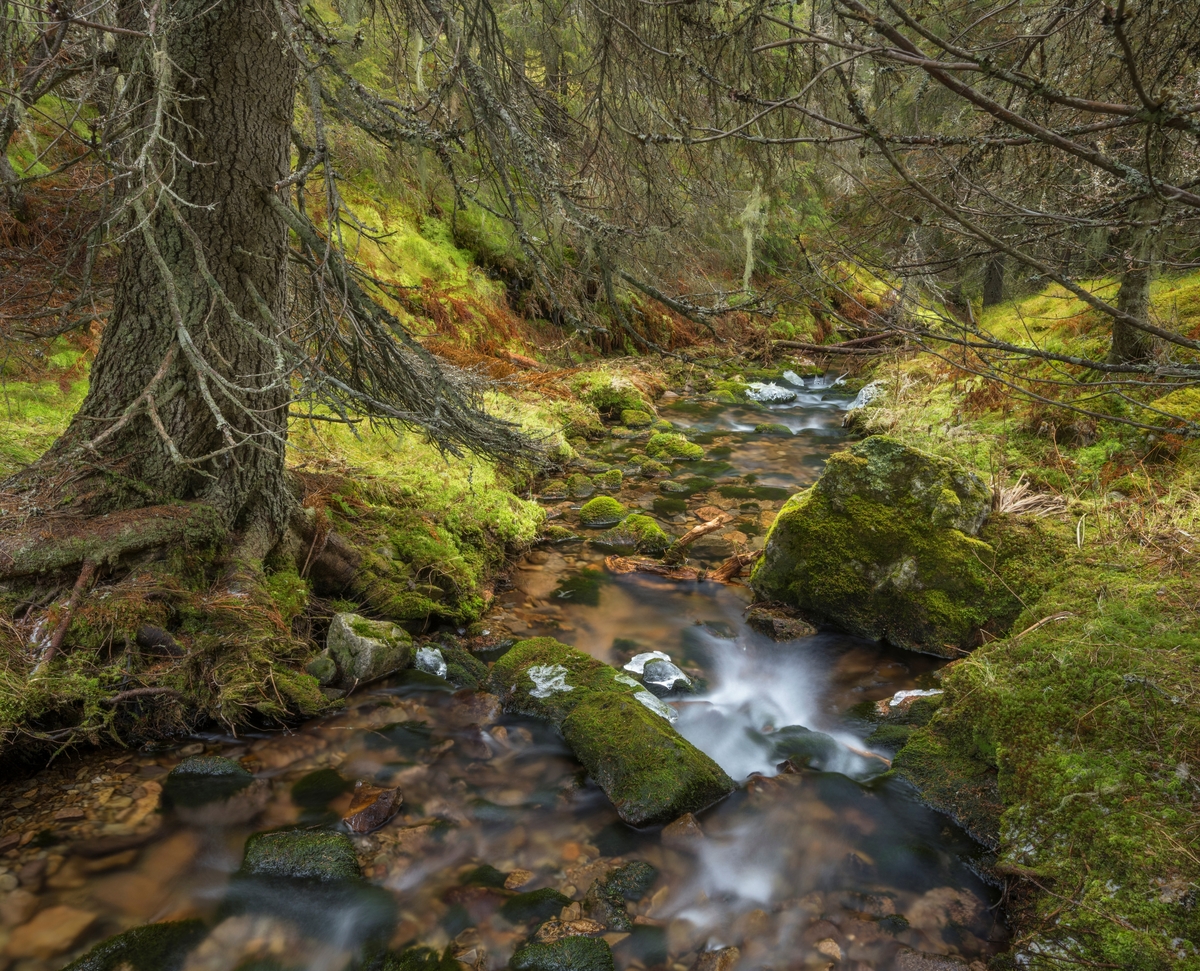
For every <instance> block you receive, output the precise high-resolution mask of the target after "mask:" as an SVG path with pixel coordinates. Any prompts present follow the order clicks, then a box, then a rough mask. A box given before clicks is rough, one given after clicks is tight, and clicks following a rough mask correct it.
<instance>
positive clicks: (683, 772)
mask: <svg viewBox="0 0 1200 971" xmlns="http://www.w3.org/2000/svg"><path fill="white" fill-rule="evenodd" d="M618 675H619V672H617V671H616V670H614V669H613V668H612V667H610V666H609V665H607V664H604V663H603V662H601V661H597V660H596V659H595V658H593V657H591V656H590V655H588V654H585V653H583V652H582V651H577V650H575V649H574V648H571V647H568V646H567V645H565V644H561V643H559V642H557V641H555V640H553V639H551V638H536V639H533V640H529V641H523V642H521V643H519V644H517V645H516V646H515V647H514V648H513V649H512V650H511V651H509V653H508V654H506V655H505V656H504V657H503V658H501V659H500V660H499V661H497V662H496V666H495V667H494V668H493V670H492V674H491V679H490V685H491V687H492V690H493V691H495V692H496V693H497V694H498V695H499V696H500V698H501V700H502V702H503V703H504V706H505V709H506V710H507V711H509V712H513V713H518V714H525V715H532V716H535V717H539V718H545V719H547V720H549V721H551V722H552V723H554V724H555V725H557V726H558V728H559V730H560V731H561V732H562V735H563V738H564V739H565V740H566V742H567V745H568V746H570V748H571V750H572V751H573V752H574V753H575V756H576V758H578V759H579V761H580V762H582V763H583V765H584V767H585V768H586V769H587V770H588V772H589V774H590V775H591V776H592V778H593V779H594V780H595V781H596V783H597V784H598V785H599V786H600V788H601V789H603V790H604V792H605V794H606V795H607V796H608V797H609V799H610V800H611V801H612V803H613V805H614V806H615V807H616V809H617V812H618V813H619V814H620V816H621V818H622V819H623V820H625V821H626V822H627V823H630V824H632V825H635V826H640V825H646V824H649V823H653V822H666V821H668V820H670V819H674V818H675V817H677V816H679V815H681V814H682V813H684V812H689V811H698V810H700V809H703V808H705V807H706V806H708V805H710V804H712V803H714V802H716V801H717V800H718V799H720V798H722V797H723V796H725V795H727V794H728V793H730V792H732V791H733V789H734V788H735V786H734V783H733V780H732V779H730V778H729V776H728V775H726V774H725V772H724V771H723V770H722V769H721V768H720V767H719V766H718V765H717V764H716V763H715V762H713V761H712V759H710V758H709V757H708V756H707V755H705V754H704V753H703V752H701V751H699V750H698V749H696V748H695V747H694V746H693V745H692V744H691V743H690V742H688V741H687V740H685V739H684V738H682V737H681V736H680V735H679V734H678V733H677V732H676V731H675V730H674V729H673V728H672V727H671V725H670V723H669V722H667V721H666V719H664V718H662V717H660V716H658V715H656V714H653V713H652V712H651V711H650V710H649V709H648V708H647V707H646V706H645V705H644V704H642V703H641V702H640V701H639V700H637V699H636V698H635V697H634V693H635V691H636V690H637V689H636V688H633V687H631V686H630V685H628V684H627V683H623V682H622V681H619V680H618ZM624 677H628V676H624ZM630 680H632V679H630ZM651 697H652V696H651ZM660 704H661V702H660Z"/></svg>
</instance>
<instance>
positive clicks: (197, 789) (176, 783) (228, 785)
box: [163, 755, 270, 826]
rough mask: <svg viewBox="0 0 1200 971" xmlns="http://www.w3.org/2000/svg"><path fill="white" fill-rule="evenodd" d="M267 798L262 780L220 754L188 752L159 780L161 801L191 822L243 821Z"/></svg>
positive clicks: (252, 814)
mask: <svg viewBox="0 0 1200 971" xmlns="http://www.w3.org/2000/svg"><path fill="white" fill-rule="evenodd" d="M269 798H270V787H269V786H268V784H267V783H266V781H265V780H262V779H255V778H254V776H253V775H252V774H251V773H250V772H249V771H248V770H247V769H246V768H245V767H244V766H242V765H240V764H239V763H237V762H234V761H233V760H232V759H226V758H222V757H220V756H214V755H209V756H192V757H191V758H187V759H184V760H183V761H182V762H180V763H179V765H177V766H175V768H174V769H172V770H171V772H170V774H169V775H168V776H167V778H166V781H165V782H164V783H163V804H164V806H165V807H166V808H169V809H173V810H174V812H175V814H176V815H177V816H178V817H179V818H180V819H182V820H183V821H184V822H187V823H190V824H191V825H193V826H212V825H227V826H230V825H234V824H236V823H244V822H246V821H247V820H249V819H253V818H254V816H256V815H258V813H259V812H260V811H261V810H262V808H263V806H265V805H266V802H267V800H268V799H269Z"/></svg>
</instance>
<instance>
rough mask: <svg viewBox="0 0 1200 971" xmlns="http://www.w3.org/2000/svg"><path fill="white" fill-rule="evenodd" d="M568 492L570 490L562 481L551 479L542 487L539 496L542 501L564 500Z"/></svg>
mask: <svg viewBox="0 0 1200 971" xmlns="http://www.w3.org/2000/svg"><path fill="white" fill-rule="evenodd" d="M570 492H571V490H570V488H569V487H568V486H567V484H566V482H564V481H563V480H562V479H551V480H550V481H549V482H547V483H546V484H545V485H543V486H542V491H541V493H540V495H541V497H542V498H543V499H566V498H567V496H569V495H570Z"/></svg>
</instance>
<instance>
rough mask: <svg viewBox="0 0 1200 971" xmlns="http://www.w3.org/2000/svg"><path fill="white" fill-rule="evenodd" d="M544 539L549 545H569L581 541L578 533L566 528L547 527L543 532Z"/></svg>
mask: <svg viewBox="0 0 1200 971" xmlns="http://www.w3.org/2000/svg"><path fill="white" fill-rule="evenodd" d="M542 539H544V540H545V541H546V542H548V543H567V542H570V541H571V540H573V539H579V534H578V533H573V532H571V531H570V530H569V529H567V527H566V526H557V525H552V526H547V527H546V528H545V529H543V530H542Z"/></svg>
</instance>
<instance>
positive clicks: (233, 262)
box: [48, 0, 296, 533]
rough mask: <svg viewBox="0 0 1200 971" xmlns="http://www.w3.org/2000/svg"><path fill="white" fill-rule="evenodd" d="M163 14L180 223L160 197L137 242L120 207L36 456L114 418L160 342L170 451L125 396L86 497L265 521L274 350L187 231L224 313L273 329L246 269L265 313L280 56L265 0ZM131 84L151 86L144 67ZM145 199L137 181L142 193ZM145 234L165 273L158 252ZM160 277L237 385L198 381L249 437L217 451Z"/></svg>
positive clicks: (275, 424) (281, 96) (272, 270)
mask: <svg viewBox="0 0 1200 971" xmlns="http://www.w3.org/2000/svg"><path fill="white" fill-rule="evenodd" d="M143 9H144V5H143V4H142V3H140V2H139V0H122V3H121V10H122V14H123V15H124V17H123V20H124V22H125V23H126V24H127V25H128V26H142V27H143V28H144V24H145V21H144V19H143V16H142V10H143ZM164 16H165V17H166V18H167V19H165V20H160V23H170V24H172V25H173V26H172V27H171V32H170V33H169V34H168V35H167V41H166V47H167V54H168V55H169V59H170V62H171V64H172V65H173V68H172V81H173V87H174V88H175V95H174V99H173V103H172V104H171V105H170V108H169V111H168V113H167V121H166V123H165V131H164V135H165V138H166V139H167V140H169V141H173V142H174V143H175V145H176V146H177V147H178V150H179V152H178V154H177V155H175V157H174V159H172V158H171V157H170V156H169V155H168V154H167V152H166V151H165V150H164V151H160V152H159V153H158V155H157V157H158V158H159V160H160V164H161V165H163V167H164V169H165V173H166V174H165V176H164V181H166V182H168V183H169V185H170V187H171V189H172V191H173V192H174V193H175V194H176V195H177V196H178V197H179V198H180V200H182V203H183V205H179V206H178V208H179V210H180V211H181V212H182V213H183V214H184V216H185V218H186V221H187V223H188V224H189V225H190V227H191V229H192V230H193V232H194V234H195V239H194V240H193V239H192V238H189V235H188V234H187V233H186V232H185V231H184V230H183V229H181V227H180V226H179V224H178V221H177V220H176V218H175V217H174V216H173V215H172V213H171V212H170V211H169V210H168V208H167V206H166V205H165V204H160V205H159V206H158V208H157V209H156V210H155V212H154V214H153V215H152V216H151V218H150V221H149V227H150V233H151V235H152V237H153V242H152V243H151V242H150V241H148V240H147V239H146V238H145V236H144V235H143V233H142V232H141V231H140V230H139V227H138V226H137V217H136V214H135V213H134V212H132V211H131V212H129V213H128V218H127V225H126V226H125V234H124V237H123V241H122V250H121V257H120V263H119V269H118V277H117V281H116V290H115V295H114V304H113V312H112V315H111V318H110V320H109V322H108V325H107V327H106V329H105V331H104V335H103V338H102V340H101V344H100V350H99V353H98V356H97V358H96V361H95V364H94V366H93V368H92V374H91V387H90V390H89V392H88V396H87V400H86V401H85V402H84V404H83V407H82V409H81V410H80V413H79V415H78V416H77V417H76V418H75V420H74V421H73V422H72V424H71V426H70V428H69V429H68V431H67V432H66V433H65V435H64V436H63V438H62V439H60V441H59V442H58V443H57V444H56V446H55V448H54V449H53V450H52V452H51V453H50V456H48V458H54V457H55V456H57V457H60V458H64V457H66V456H67V454H68V453H70V452H71V450H72V449H73V448H74V447H75V446H78V444H79V443H80V442H81V441H91V440H94V439H95V438H96V436H97V435H100V434H102V433H104V432H105V430H106V429H109V428H111V427H112V426H113V425H114V424H115V423H117V422H118V421H119V420H120V419H121V418H122V416H123V415H124V414H125V413H126V410H127V409H128V408H129V406H130V405H131V403H134V402H135V401H136V400H137V399H138V398H139V396H141V395H142V394H143V392H144V391H145V389H146V388H147V387H149V386H151V383H152V381H153V380H154V378H155V374H156V372H158V371H159V370H160V368H161V366H162V364H163V362H164V359H165V358H166V357H167V355H168V353H172V352H173V354H174V359H173V363H171V365H170V366H169V368H168V370H167V373H166V374H165V375H164V376H163V377H161V379H160V380H158V381H157V383H156V384H155V385H154V387H155V405H156V407H155V410H156V411H157V414H158V417H159V418H160V419H161V424H162V431H163V432H165V437H169V438H170V440H171V442H172V443H173V445H174V448H175V449H176V450H177V452H178V456H176V457H173V456H172V454H171V449H170V447H169V446H168V444H167V442H166V441H165V438H164V435H163V434H162V433H161V432H159V431H158V430H156V428H155V425H154V423H153V421H152V415H151V413H150V409H148V408H147V407H146V406H145V404H144V403H143V404H141V405H139V406H138V407H137V409H136V410H135V413H134V416H133V417H132V418H131V419H130V420H129V421H127V423H126V424H125V425H124V426H123V427H122V428H121V430H120V431H119V432H118V433H116V434H110V437H109V438H107V439H106V440H105V441H104V442H103V444H102V446H101V447H100V449H99V453H100V458H101V459H102V462H103V463H104V464H105V465H108V466H109V467H111V469H112V470H113V471H115V472H116V473H118V474H117V475H116V476H108V477H106V481H107V482H108V483H109V484H110V485H109V487H108V489H107V490H106V491H105V492H103V493H102V494H101V495H100V496H99V498H98V501H97V503H95V504H94V505H95V506H98V507H109V508H111V507H115V506H141V505H148V504H151V503H155V502H162V501H164V500H172V499H182V500H200V501H203V502H207V503H210V504H212V505H214V506H215V507H216V508H217V509H218V510H220V512H221V513H222V515H223V517H224V518H225V520H226V522H227V523H228V524H229V525H230V526H231V527H242V526H246V525H248V524H250V523H252V522H253V523H254V524H256V525H257V526H258V527H261V526H262V525H263V524H266V525H267V526H268V528H269V530H272V531H275V532H276V533H278V530H279V528H280V527H281V526H282V524H283V523H284V522H285V518H286V515H287V512H288V505H289V504H288V501H287V491H286V488H285V480H284V444H283V440H284V437H285V436H286V431H287V398H288V389H287V386H286V382H282V383H281V382H279V381H277V380H276V381H275V382H274V383H275V386H274V388H273V389H270V390H264V389H263V386H264V385H267V384H269V383H271V381H272V376H273V375H276V374H277V373H278V368H277V364H276V360H275V353H274V350H273V349H272V347H271V346H270V345H269V344H268V343H267V342H264V341H263V340H261V339H259V338H257V337H255V336H254V335H253V333H251V332H249V331H248V329H247V328H246V327H244V326H241V325H240V324H239V323H238V322H237V321H236V320H235V318H234V316H233V315H232V314H230V312H229V311H228V309H227V308H226V306H224V305H223V303H222V301H221V300H220V299H218V298H217V296H216V295H215V293H214V290H213V288H212V287H210V286H209V285H208V284H207V283H206V282H205V280H204V279H203V278H202V276H201V273H200V270H199V262H198V260H197V256H196V244H197V243H198V244H199V247H200V248H201V249H202V251H203V258H204V261H205V262H206V264H207V267H208V269H209V271H210V272H211V274H212V276H213V277H214V278H215V280H216V282H217V284H219V287H220V288H221V290H223V291H224V294H225V295H226V296H227V297H228V298H229V300H230V301H231V302H232V304H233V306H234V307H236V308H237V311H238V313H239V314H240V315H241V316H242V317H244V318H246V319H247V320H249V321H252V322H254V323H255V324H256V325H257V326H258V327H259V328H261V330H262V331H263V332H264V333H267V334H270V333H273V332H274V330H275V328H274V327H273V326H272V324H271V323H270V322H269V320H266V319H264V316H265V315H264V314H263V313H261V312H260V309H259V304H258V303H257V302H256V301H255V299H254V298H253V296H252V292H253V291H252V290H251V287H250V286H248V284H250V285H252V286H253V288H254V289H256V290H257V292H258V293H259V294H261V296H262V298H263V300H264V301H265V303H266V304H267V305H268V306H269V308H270V310H271V312H272V314H273V316H274V318H275V319H276V320H280V321H281V320H282V319H283V315H284V271H285V267H286V246H287V236H286V230H285V227H284V225H283V223H282V221H281V220H280V219H279V218H278V216H277V215H275V214H273V213H272V211H271V209H270V208H269V207H268V205H267V203H266V201H265V199H264V196H263V193H264V190H266V189H268V187H270V186H272V185H273V184H275V183H276V182H278V181H279V180H281V179H283V178H284V177H285V176H286V174H287V172H288V161H289V155H288V152H289V149H288V140H289V133H290V128H291V123H292V109H293V98H294V92H295V79H296V75H295V66H294V61H293V59H292V57H291V56H290V54H289V52H288V51H287V49H286V40H285V37H284V32H283V28H282V24H281V23H280V20H279V17H278V14H277V12H276V8H275V6H274V3H273V2H272V0H225V2H216V3H214V2H212V0H174V2H171V3H169V4H164V5H163V7H162V8H160V12H159V17H160V18H163V17H164ZM122 60H123V63H122V71H123V72H124V73H126V74H127V75H129V74H130V73H133V72H138V71H141V72H149V71H150V70H151V68H152V65H153V62H152V61H150V59H149V58H148V57H147V56H146V54H145V51H144V49H143V50H142V52H141V53H140V54H139V52H138V49H137V42H123V50H122ZM160 63H161V60H160ZM147 85H148V87H150V89H151V92H152V93H153V91H154V88H153V83H152V82H151V81H147ZM172 115H174V117H171V116H172ZM148 116H149V113H148ZM185 159H191V160H192V161H193V163H194V164H188V163H186V162H185V161H184V160H185ZM153 202H154V199H153V197H149V198H147V199H146V200H145V205H146V206H147V207H150V206H152V205H153ZM155 248H157V250H158V252H159V253H160V254H161V259H162V261H164V262H165V264H166V266H167V268H168V270H169V273H167V274H164V273H163V272H162V268H161V267H160V266H159V265H158V259H157V257H156V255H155V252H154V250H155ZM168 277H169V279H168ZM172 288H173V289H174V291H175V292H176V293H177V295H178V301H177V306H178V308H179V311H180V312H181V316H182V323H183V327H184V328H185V329H186V331H187V332H188V334H190V337H191V340H192V341H193V342H194V344H195V347H196V349H197V351H198V352H199V354H201V355H203V356H204V358H205V359H206V360H207V361H208V362H209V363H210V364H211V365H212V366H213V367H214V368H215V369H216V370H217V371H218V372H219V373H221V374H223V375H225V376H226V377H227V378H229V379H230V380H231V381H233V382H234V383H235V384H236V385H238V386H239V387H241V388H243V389H249V390H243V391H238V392H235V393H233V395H232V399H234V400H231V396H230V395H228V394H226V393H223V392H222V391H221V389H220V388H218V387H217V386H216V385H215V382H213V381H211V380H210V381H209V387H208V390H209V394H210V397H211V399H212V400H213V402H215V404H216V406H217V409H218V410H219V411H220V412H221V414H222V416H223V419H224V420H225V421H227V422H228V423H229V425H230V426H231V428H232V430H233V434H234V436H235V437H239V438H240V437H241V435H242V434H244V433H252V434H253V435H254V443H253V444H241V445H240V446H239V447H238V448H236V449H234V450H232V451H222V450H223V449H226V447H227V442H228V438H227V437H226V436H224V435H223V434H222V430H221V428H220V422H219V420H218V418H217V417H216V415H214V414H213V410H212V408H211V407H210V405H209V403H207V402H206V401H205V399H204V394H203V393H202V390H203V389H202V387H201V382H200V379H199V378H198V376H197V369H196V368H195V367H194V366H193V365H192V363H190V362H189V360H188V357H187V355H186V354H185V353H184V352H183V348H182V347H181V346H180V340H179V334H178V322H177V320H175V319H173V314H174V311H173V308H172V306H171V303H170V301H169V300H168V293H169V291H170V290H171V289H172ZM248 412H251V413H253V415H254V416H255V419H256V420H253V419H252V418H251V417H250V414H248ZM214 452H216V453H220V454H217V455H216V456H215V457H213V458H210V459H208V460H206V461H202V462H199V463H194V464H193V463H188V462H180V461H179V460H178V457H179V456H182V457H184V458H187V459H193V458H195V457H198V456H205V455H209V454H210V453H214ZM74 454H75V455H76V457H78V453H77V452H76V453H74ZM122 484H123V485H122ZM114 489H115V491H114Z"/></svg>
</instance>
